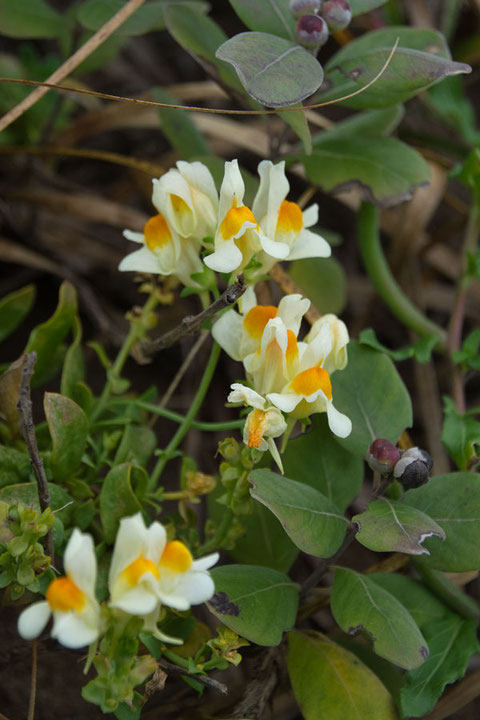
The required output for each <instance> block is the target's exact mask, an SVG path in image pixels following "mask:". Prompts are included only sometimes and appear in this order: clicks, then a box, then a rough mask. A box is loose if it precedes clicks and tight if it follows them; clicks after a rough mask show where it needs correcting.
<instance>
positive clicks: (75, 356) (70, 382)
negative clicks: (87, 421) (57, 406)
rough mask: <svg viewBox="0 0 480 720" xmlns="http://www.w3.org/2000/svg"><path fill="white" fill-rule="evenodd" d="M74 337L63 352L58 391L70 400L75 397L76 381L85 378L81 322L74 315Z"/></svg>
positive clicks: (81, 380)
mask: <svg viewBox="0 0 480 720" xmlns="http://www.w3.org/2000/svg"><path fill="white" fill-rule="evenodd" d="M73 334H74V339H73V342H72V344H71V345H70V347H69V348H68V350H67V352H66V354H65V360H64V363H63V370H62V379H61V383H60V392H61V394H62V395H66V396H67V397H69V398H71V399H72V400H73V399H74V398H75V388H76V384H77V382H83V381H84V380H85V360H84V357H83V350H82V323H81V322H80V318H79V317H78V316H75V318H74V320H73Z"/></svg>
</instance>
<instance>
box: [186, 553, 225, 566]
mask: <svg viewBox="0 0 480 720" xmlns="http://www.w3.org/2000/svg"><path fill="white" fill-rule="evenodd" d="M219 560H220V555H219V554H218V553H217V552H215V553H211V554H210V555H205V557H202V558H198V560H194V561H193V565H192V567H193V569H194V570H209V569H210V568H211V567H213V566H214V565H216V564H217V562H218V561H219Z"/></svg>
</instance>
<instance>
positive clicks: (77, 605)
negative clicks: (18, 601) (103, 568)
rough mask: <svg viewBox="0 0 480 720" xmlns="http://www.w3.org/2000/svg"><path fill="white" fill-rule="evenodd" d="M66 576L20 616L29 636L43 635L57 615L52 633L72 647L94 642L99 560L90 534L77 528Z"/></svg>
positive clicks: (97, 628) (20, 625) (20, 624)
mask: <svg viewBox="0 0 480 720" xmlns="http://www.w3.org/2000/svg"><path fill="white" fill-rule="evenodd" d="M63 564H64V567H65V573H66V574H65V576H64V577H59V578H56V579H55V580H53V582H51V583H50V585H49V586H48V589H47V592H46V596H45V600H42V601H41V602H36V603H33V605H30V606H29V607H28V608H27V609H26V610H24V611H23V612H22V614H21V615H20V617H19V619H18V631H19V633H20V635H21V636H22V637H23V638H25V639H26V640H32V639H33V638H35V637H37V636H38V635H40V633H41V632H42V631H43V629H44V628H45V626H46V624H47V622H48V620H49V618H50V616H51V615H53V628H52V637H54V638H56V639H57V640H58V641H59V642H60V643H61V644H62V645H64V646H65V647H68V648H80V647H83V646H85V645H90V644H91V643H92V642H94V641H95V640H96V639H97V638H98V636H99V634H100V606H99V604H98V602H97V600H96V598H95V582H96V577H97V560H96V557H95V549H94V546H93V540H92V538H91V537H90V535H87V534H85V533H82V532H80V531H79V530H77V529H76V528H75V529H74V531H73V533H72V535H71V537H70V540H69V541H68V543H67V547H66V548H65V554H64V558H63Z"/></svg>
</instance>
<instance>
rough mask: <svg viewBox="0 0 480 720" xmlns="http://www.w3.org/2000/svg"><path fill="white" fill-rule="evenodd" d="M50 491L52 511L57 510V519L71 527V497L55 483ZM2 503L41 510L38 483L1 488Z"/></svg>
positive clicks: (0, 500)
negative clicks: (20, 504)
mask: <svg viewBox="0 0 480 720" xmlns="http://www.w3.org/2000/svg"><path fill="white" fill-rule="evenodd" d="M48 491H49V493H50V507H51V508H52V510H56V512H55V517H56V518H57V519H59V520H60V521H61V522H62V523H64V524H66V525H70V523H71V518H72V505H73V500H72V497H71V495H69V494H68V493H67V492H66V491H65V490H64V489H63V488H61V487H60V486H59V485H54V483H48ZM0 502H6V503H8V504H9V505H13V504H14V503H15V504H16V503H19V502H20V503H22V504H23V505H30V506H31V507H33V508H34V509H35V510H40V503H39V501H38V487H37V483H36V482H27V483H19V484H18V485H8V486H7V487H4V488H1V489H0Z"/></svg>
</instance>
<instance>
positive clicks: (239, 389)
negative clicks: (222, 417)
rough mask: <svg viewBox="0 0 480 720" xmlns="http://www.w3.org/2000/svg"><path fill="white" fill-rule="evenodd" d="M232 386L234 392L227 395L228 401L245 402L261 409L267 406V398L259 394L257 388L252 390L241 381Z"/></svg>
mask: <svg viewBox="0 0 480 720" xmlns="http://www.w3.org/2000/svg"><path fill="white" fill-rule="evenodd" d="M230 387H231V388H232V392H231V393H230V395H229V396H228V397H227V401H228V402H231V403H240V402H241V403H245V404H246V405H250V407H253V408H258V409H259V410H263V408H264V407H265V398H263V397H262V396H261V395H259V394H258V393H257V392H256V391H255V390H252V389H251V388H249V387H246V385H242V384H241V383H232V385H230Z"/></svg>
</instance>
